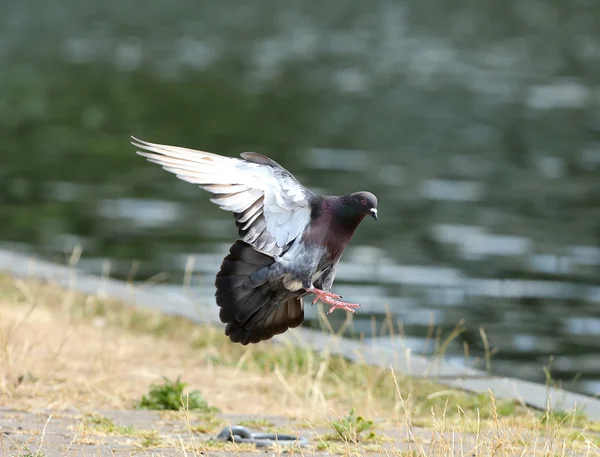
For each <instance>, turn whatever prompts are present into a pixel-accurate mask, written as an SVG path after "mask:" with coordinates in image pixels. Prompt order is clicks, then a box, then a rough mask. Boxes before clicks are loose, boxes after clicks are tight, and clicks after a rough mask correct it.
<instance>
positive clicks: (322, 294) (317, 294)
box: [306, 287, 343, 305]
mask: <svg viewBox="0 0 600 457" xmlns="http://www.w3.org/2000/svg"><path fill="white" fill-rule="evenodd" d="M306 291H307V292H308V293H311V294H315V298H314V299H313V301H312V304H313V305H314V304H315V303H317V302H318V301H319V299H322V298H324V297H329V298H343V297H342V296H341V295H338V294H334V293H332V292H325V291H324V290H321V289H315V288H314V287H312V288H310V289H306Z"/></svg>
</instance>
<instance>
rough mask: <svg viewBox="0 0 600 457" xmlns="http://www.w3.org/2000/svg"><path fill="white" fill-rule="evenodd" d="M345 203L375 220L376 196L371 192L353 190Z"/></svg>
mask: <svg viewBox="0 0 600 457" xmlns="http://www.w3.org/2000/svg"><path fill="white" fill-rule="evenodd" d="M346 204H347V205H348V206H349V207H350V208H349V209H351V210H353V211H354V212H356V213H357V214H360V215H365V216H367V215H368V216H371V217H372V218H373V219H375V220H377V197H376V196H375V195H373V194H372V193H371V192H354V193H353V194H350V195H349V198H348V199H347V200H346Z"/></svg>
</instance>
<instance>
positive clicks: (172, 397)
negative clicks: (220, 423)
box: [136, 377, 219, 413]
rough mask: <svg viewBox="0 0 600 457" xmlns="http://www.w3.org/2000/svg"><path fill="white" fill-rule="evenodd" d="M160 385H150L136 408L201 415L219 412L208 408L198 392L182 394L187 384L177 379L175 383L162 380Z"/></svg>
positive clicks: (210, 407)
mask: <svg viewBox="0 0 600 457" xmlns="http://www.w3.org/2000/svg"><path fill="white" fill-rule="evenodd" d="M163 379H164V382H163V383H162V384H152V385H151V386H150V391H149V392H148V394H146V395H143V396H142V399H141V400H140V401H139V402H138V404H137V405H136V407H137V408H138V409H149V410H154V411H164V410H168V411H178V410H181V409H184V410H191V411H200V412H203V413H216V412H219V409H218V408H215V407H213V406H209V405H208V403H207V402H206V400H205V399H204V397H203V396H202V393H200V391H198V390H192V391H191V392H184V391H185V388H186V387H187V384H186V383H184V382H182V381H181V379H180V378H179V377H178V378H177V379H176V380H175V381H170V380H169V379H167V378H163Z"/></svg>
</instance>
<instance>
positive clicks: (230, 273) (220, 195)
mask: <svg viewBox="0 0 600 457" xmlns="http://www.w3.org/2000/svg"><path fill="white" fill-rule="evenodd" d="M132 138H133V141H132V144H133V145H134V146H136V147H137V148H140V149H141V150H142V151H139V150H138V151H137V153H138V154H139V155H141V156H144V157H146V158H147V159H148V160H149V161H150V162H154V163H156V164H158V165H161V166H162V168H163V169H165V170H167V171H169V172H171V173H174V174H175V175H177V177H178V178H179V179H182V180H184V181H187V182H190V183H192V184H198V185H199V186H200V187H201V188H202V189H204V190H207V191H208V192H210V193H212V194H213V198H211V201H212V202H213V203H215V204H217V205H219V206H220V207H221V208H222V209H224V210H227V211H231V212H233V215H234V217H235V223H236V225H237V227H238V231H239V236H240V237H241V239H239V240H237V241H235V243H233V245H232V246H231V248H230V249H229V254H228V255H227V256H226V257H225V258H224V259H223V262H222V264H221V268H220V271H219V273H218V274H217V277H216V281H215V286H216V289H217V291H216V295H215V296H216V301H217V305H218V306H219V307H220V311H219V318H220V320H221V322H223V323H224V324H226V326H225V334H226V335H227V336H229V338H230V339H231V341H233V342H237V343H241V344H242V345H247V344H248V343H258V342H260V341H264V340H268V339H270V338H272V337H273V336H274V335H277V334H280V333H283V332H285V331H286V330H288V329H289V328H294V327H297V326H299V325H300V324H301V323H302V322H303V321H304V306H303V302H302V299H303V297H304V296H305V295H307V294H314V300H313V302H312V303H313V304H315V303H316V302H317V301H318V300H321V301H322V302H323V303H325V304H327V305H330V306H331V308H330V309H329V311H328V314H330V313H332V312H333V311H334V310H336V309H343V310H346V311H349V312H351V313H354V312H356V311H355V308H357V307H360V306H361V305H358V304H354V303H345V302H342V301H339V300H338V299H340V298H342V297H341V296H340V295H336V294H334V293H332V292H330V290H331V286H332V285H333V280H334V278H335V271H336V267H337V265H338V262H339V260H340V257H341V256H342V253H343V252H344V249H345V248H346V246H347V245H348V243H349V241H350V239H351V238H352V235H353V234H354V231H355V230H356V228H357V227H358V225H359V224H360V222H361V221H362V220H363V219H364V217H365V216H371V217H373V219H375V220H377V198H376V197H375V195H373V194H372V193H370V192H355V193H351V194H348V195H342V196H321V195H317V194H315V193H313V192H311V191H310V190H308V189H307V188H306V187H304V186H303V185H302V184H300V183H299V182H298V181H297V180H296V178H294V176H293V175H292V174H291V173H290V172H289V171H287V170H286V169H285V168H283V167H282V166H281V165H279V164H278V163H277V162H275V161H274V160H272V159H270V158H268V157H266V156H264V155H261V154H258V153H255V152H244V153H242V154H241V159H238V158H234V157H225V156H221V155H217V154H213V153H210V152H204V151H196V150H193V149H186V148H181V147H177V146H166V145H161V144H154V143H148V142H146V141H143V140H139V139H137V138H134V137H132Z"/></svg>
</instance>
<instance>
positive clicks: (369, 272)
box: [0, 0, 600, 394]
mask: <svg viewBox="0 0 600 457" xmlns="http://www.w3.org/2000/svg"><path fill="white" fill-rule="evenodd" d="M597 24H600V4H599V3H597V2H590V1H576V2H569V3H568V4H567V3H565V2H562V1H558V0H555V1H549V2H541V1H539V0H510V1H505V2H501V3H498V2H493V1H491V0H490V1H484V2H477V3H473V2H460V1H459V2H452V3H451V4H450V3H449V2H443V1H442V0H434V1H431V2H421V1H418V0H409V1H404V2H391V1H381V2H373V3H369V4H366V3H364V2H358V1H344V2H342V1H338V0H332V1H331V2H327V3H323V2H313V1H307V2H303V3H302V6H298V4H297V3H295V2H291V1H289V0H283V1H277V2H275V1H269V2H266V1H258V2H253V3H252V4H249V3H244V4H240V3H239V2H232V1H223V2H214V3H213V4H206V5H201V4H198V2H194V1H192V0H175V1H172V2H160V1H158V0H151V1H148V2H145V4H144V7H143V9H140V7H139V5H138V4H137V3H135V2H121V1H119V2H117V1H114V0H113V1H107V2H102V4H98V5H95V6H93V5H92V4H89V5H86V2H78V1H75V0H63V1H61V2H54V1H48V0H44V1H42V0H26V1H22V2H4V3H3V4H2V5H0V68H2V69H3V70H2V72H0V138H2V142H1V143H0V157H1V161H0V220H1V221H2V224H0V241H1V243H2V246H3V247H9V248H11V249H15V250H19V251H26V252H35V253H41V254H42V255H44V256H46V257H47V258H50V259H53V260H58V261H61V262H66V261H67V260H68V258H69V256H70V254H71V252H72V250H73V248H74V246H81V247H82V249H83V255H82V258H81V259H80V261H79V266H80V267H82V268H85V269H86V270H87V271H90V272H93V273H98V274H108V273H109V274H111V275H112V276H116V277H121V278H124V277H130V278H135V279H137V280H139V281H145V280H149V279H151V280H153V281H157V282H162V283H164V284H167V285H168V284H172V287H176V285H179V284H181V283H182V282H183V281H184V280H185V281H191V284H192V286H193V290H194V293H195V294H196V295H197V297H198V299H199V300H206V301H209V300H213V298H212V296H213V294H214V288H213V282H214V275H215V274H216V272H217V270H218V267H219V263H220V261H221V259H222V257H223V256H224V255H225V254H226V252H227V250H228V248H229V245H230V244H231V242H232V241H233V240H234V239H235V237H236V230H235V224H234V223H233V218H232V216H231V215H230V214H227V213H225V212H223V211H220V210H219V209H218V208H216V207H215V206H214V205H212V204H211V203H209V201H208V194H206V193H204V192H202V191H201V190H199V189H197V188H195V186H193V185H190V184H187V183H184V182H180V181H178V180H176V179H175V178H174V177H173V176H172V175H170V174H168V173H166V172H164V171H162V170H160V169H159V168H158V167H157V166H155V165H152V164H148V163H146V162H145V161H144V160H143V159H141V158H140V157H138V156H136V155H135V153H134V148H133V147H132V146H131V145H129V143H128V141H129V135H135V136H137V137H140V138H143V139H147V140H148V141H153V142H159V143H167V144H175V145H180V146H187V147H193V148H197V149H204V150H209V151H213V152H217V153H222V154H225V155H237V154H239V153H240V152H243V151H249V150H252V151H257V152H260V153H263V154H267V155H269V156H271V157H272V158H273V159H275V160H276V161H278V162H279V163H281V164H282V165H284V166H285V167H286V168H288V169H289V170H290V171H292V172H293V173H294V174H295V175H296V176H297V178H298V179H300V180H301V181H302V182H303V183H304V184H306V185H307V186H308V187H310V188H311V189H312V190H314V191H317V192H322V193H326V194H339V193H346V192H351V191H356V190H370V191H372V192H374V193H375V194H376V195H377V196H378V198H379V202H380V209H379V213H380V220H379V222H378V223H374V222H373V221H370V220H366V221H365V222H364V223H363V224H362V225H361V226H360V228H359V230H358V231H357V233H356V235H355V237H354V239H353V241H352V243H351V246H350V248H349V249H348V250H347V252H346V253H345V255H344V257H343V263H342V265H341V267H340V269H339V273H338V279H337V280H336V283H335V290H336V291H338V292H340V293H341V294H343V295H344V296H345V298H347V299H348V300H350V301H353V302H360V303H363V304H364V305H365V306H364V308H363V309H362V310H361V311H362V312H361V313H360V314H358V315H357V316H356V317H355V318H354V319H353V322H352V325H351V326H350V327H348V328H346V331H347V332H348V334H350V335H352V336H355V337H365V338H380V339H382V340H387V341H388V342H389V344H391V345H404V346H408V347H411V348H413V350H414V351H415V352H418V353H426V354H430V353H433V352H436V351H440V350H444V351H445V352H446V354H447V355H448V357H450V358H451V359H452V360H454V361H456V362H457V363H467V364H470V365H474V366H476V367H478V368H485V367H486V366H490V361H488V363H487V364H486V354H488V355H490V354H491V370H492V371H493V372H495V373H499V374H510V375H516V376H518V377H523V378H526V379H530V380H536V381H542V382H543V381H544V380H545V379H546V374H545V370H547V371H549V373H550V374H551V375H552V377H553V378H555V379H556V380H558V381H559V382H562V383H564V385H565V386H567V387H568V388H570V389H573V390H578V391H582V392H587V393H591V394H600V279H599V273H600V32H598V27H597ZM186 271H188V272H192V274H191V276H188V277H186ZM316 309H317V308H316V307H314V308H313V307H309V309H308V311H307V315H308V322H307V325H312V326H319V325H322V323H320V321H319V319H318V317H317V312H316ZM388 312H389V313H391V318H390V320H391V321H392V322H394V325H392V326H390V325H386V324H385V320H386V313H388ZM344 318H345V315H344V314H343V313H341V312H339V311H336V313H334V314H333V315H332V317H331V319H330V321H331V322H332V324H333V326H334V328H336V329H339V328H341V326H342V325H343V321H344ZM457 325H460V331H457V332H455V333H459V335H458V336H456V337H455V338H453V339H452V341H451V342H448V344H445V343H444V341H446V339H447V338H449V337H450V336H451V335H452V333H453V330H454V329H455V327H456V326H457ZM482 328H483V329H484V332H481V330H480V329H482ZM391 330H393V334H394V335H396V336H394V337H390V336H389V333H390V331H391ZM399 334H400V335H402V336H403V337H402V338H400V337H398V336H397V335H399Z"/></svg>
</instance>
